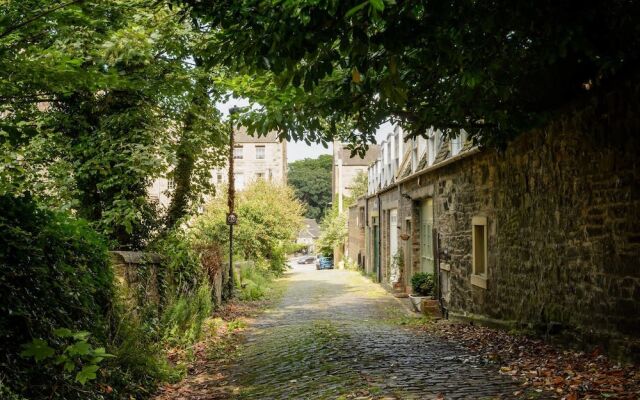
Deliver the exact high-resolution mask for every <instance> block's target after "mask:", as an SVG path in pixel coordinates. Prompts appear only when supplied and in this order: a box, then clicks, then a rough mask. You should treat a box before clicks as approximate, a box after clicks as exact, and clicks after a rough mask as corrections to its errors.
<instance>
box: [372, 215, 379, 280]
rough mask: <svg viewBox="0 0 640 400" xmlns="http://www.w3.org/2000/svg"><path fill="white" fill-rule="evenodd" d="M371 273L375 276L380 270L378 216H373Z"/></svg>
mask: <svg viewBox="0 0 640 400" xmlns="http://www.w3.org/2000/svg"><path fill="white" fill-rule="evenodd" d="M372 222H373V238H372V239H373V273H374V275H375V276H376V277H377V276H378V271H380V225H379V223H378V217H373V221H372Z"/></svg>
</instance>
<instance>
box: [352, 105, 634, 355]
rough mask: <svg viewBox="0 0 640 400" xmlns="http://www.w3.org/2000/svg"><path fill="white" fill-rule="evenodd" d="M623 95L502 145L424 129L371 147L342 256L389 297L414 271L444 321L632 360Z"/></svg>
mask: <svg viewBox="0 0 640 400" xmlns="http://www.w3.org/2000/svg"><path fill="white" fill-rule="evenodd" d="M634 96H635V97H634ZM634 96H628V94H626V95H620V94H618V93H615V94H612V95H610V96H609V97H607V101H606V102H603V104H601V105H600V106H599V108H598V109H594V108H586V109H585V108H579V107H578V106H576V109H575V110H574V112H573V113H571V114H570V115H569V116H566V117H564V118H562V119H559V120H556V121H555V122H553V123H551V124H549V125H548V126H546V127H545V128H542V129H538V130H534V131H531V132H527V133H523V134H522V135H520V136H518V137H517V138H516V139H515V140H513V141H511V142H510V143H509V144H508V146H507V148H506V149H505V150H504V151H498V150H492V149H480V148H478V147H475V146H473V145H472V143H470V142H468V141H466V140H465V137H464V134H463V135H462V136H461V137H458V138H456V139H454V140H448V139H446V138H445V137H444V136H443V135H442V134H441V133H440V132H438V131H433V130H431V131H428V132H426V133H425V135H424V137H420V138H418V139H408V140H407V142H406V143H405V144H406V146H405V148H404V149H403V150H402V151H401V149H400V148H397V149H396V150H395V151H393V150H392V151H390V152H389V153H387V152H382V153H381V155H380V157H379V159H378V160H376V162H375V163H373V164H372V165H371V166H370V168H369V193H368V195H367V196H366V197H365V198H363V199H361V200H360V201H358V203H357V204H355V205H353V206H352V207H351V209H350V216H351V217H350V219H349V245H350V248H349V254H350V255H351V256H352V258H354V261H356V260H355V257H356V256H358V258H359V260H360V261H361V263H362V264H363V268H364V270H365V271H366V272H367V273H368V274H371V275H373V276H375V277H376V278H377V280H379V281H380V282H381V283H382V284H384V285H387V286H388V287H390V288H391V289H393V290H395V291H396V292H400V293H403V292H404V293H410V292H411V286H410V280H411V277H412V276H413V275H414V274H415V273H417V272H427V273H431V274H433V275H434V279H435V281H436V282H437V291H436V293H435V295H436V298H437V299H439V300H440V301H441V304H442V307H443V309H444V310H445V311H448V312H450V313H451V314H457V315H458V316H466V317H470V316H482V318H485V319H486V318H489V319H493V320H494V321H495V322H498V321H503V322H504V321H507V322H509V323H510V324H515V325H521V326H526V327H529V328H539V329H541V330H542V331H547V332H548V331H549V330H551V329H553V330H559V331H561V332H565V333H566V334H567V335H568V336H570V337H573V338H574V339H578V340H583V341H585V342H587V343H598V344H600V345H602V346H604V347H605V348H608V350H609V351H611V352H614V353H618V354H619V355H625V356H632V357H633V358H635V359H640V224H639V221H640V163H639V162H638V154H640V139H638V136H637V132H638V131H640V119H638V115H640V101H639V100H638V97H637V93H635V95H634ZM625 99H626V100H625ZM629 99H635V100H634V101H629ZM395 134H396V135H398V137H397V139H400V140H402V139H406V138H405V137H403V136H402V135H403V134H402V132H401V131H400V130H397V131H396V132H395ZM391 140H392V141H393V142H395V141H396V138H393V137H392V138H391ZM400 140H398V141H400ZM396 159H399V160H400V162H399V163H398V164H397V165H398V168H397V169H396V170H395V171H394V170H393V166H394V165H395V164H396V163H395V160H396ZM363 259H364V262H362V260H363Z"/></svg>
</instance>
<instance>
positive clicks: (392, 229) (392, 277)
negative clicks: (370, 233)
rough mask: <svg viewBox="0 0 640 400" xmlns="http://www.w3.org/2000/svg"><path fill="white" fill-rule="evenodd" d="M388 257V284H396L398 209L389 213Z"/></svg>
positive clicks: (398, 271)
mask: <svg viewBox="0 0 640 400" xmlns="http://www.w3.org/2000/svg"><path fill="white" fill-rule="evenodd" d="M389 256H390V257H391V273H390V274H389V282H390V283H392V284H393V283H397V282H398V281H399V280H400V265H399V264H398V262H399V258H398V209H397V208H394V209H392V210H391V211H389Z"/></svg>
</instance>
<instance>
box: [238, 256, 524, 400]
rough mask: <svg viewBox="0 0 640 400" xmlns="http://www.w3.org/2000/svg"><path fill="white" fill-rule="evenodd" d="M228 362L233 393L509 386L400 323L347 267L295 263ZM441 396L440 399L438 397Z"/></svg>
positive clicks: (398, 310) (452, 393) (379, 292)
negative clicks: (277, 298)
mask: <svg viewBox="0 0 640 400" xmlns="http://www.w3.org/2000/svg"><path fill="white" fill-rule="evenodd" d="M285 279H286V280H287V281H288V282H287V289H286V291H285V293H284V296H283V298H282V301H281V302H280V303H279V305H277V306H276V307H274V308H273V309H272V310H270V311H268V312H267V313H265V314H263V315H262V316H261V317H260V318H258V319H257V320H256V321H255V323H254V324H252V326H251V327H250V329H249V330H248V331H247V338H246V344H245V345H244V346H243V347H242V350H241V352H240V354H239V356H238V359H237V362H235V363H234V365H233V366H232V367H231V371H229V372H230V382H229V384H230V386H232V387H234V388H235V389H234V392H235V396H237V397H238V398H241V399H294V398H295V399H335V398H358V396H360V397H361V398H371V397H374V398H389V399H430V398H438V397H437V396H438V395H440V396H442V395H444V398H446V399H458V398H472V399H482V398H506V397H508V396H509V395H510V394H511V393H513V392H514V391H515V390H517V385H516V384H515V383H514V382H513V381H511V379H510V378H507V377H504V376H501V375H499V374H498V372H497V370H496V369H497V368H496V367H495V366H493V367H492V366H483V365H480V364H478V363H477V362H476V361H475V360H476V358H474V357H473V356H471V355H470V354H468V353H466V352H465V351H464V350H463V349H462V348H457V347H455V346H453V345H451V344H450V343H445V342H443V341H442V340H441V339H437V338H435V337H432V336H430V335H428V334H426V333H423V332H416V331H415V330H412V329H410V328H408V327H406V326H403V322H405V323H406V321H407V319H408V318H411V317H410V316H408V314H407V311H406V310H405V308H404V307H403V306H402V305H401V304H400V303H399V301H398V300H397V299H395V298H393V297H392V296H391V295H389V294H388V293H386V292H385V291H384V290H383V289H382V288H381V287H380V286H378V285H376V284H374V283H371V282H370V281H368V280H367V279H365V278H364V277H362V276H360V275H359V274H357V273H355V272H350V271H343V270H324V271H316V270H315V268H314V267H313V266H301V265H298V266H296V267H295V268H294V270H293V271H292V272H290V273H289V274H288V275H287V278H285ZM440 398H442V397H440Z"/></svg>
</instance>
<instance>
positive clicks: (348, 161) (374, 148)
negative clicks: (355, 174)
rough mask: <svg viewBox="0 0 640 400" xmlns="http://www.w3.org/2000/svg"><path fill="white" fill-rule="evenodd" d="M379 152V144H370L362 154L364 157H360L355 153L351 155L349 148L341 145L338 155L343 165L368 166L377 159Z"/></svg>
mask: <svg viewBox="0 0 640 400" xmlns="http://www.w3.org/2000/svg"><path fill="white" fill-rule="evenodd" d="M378 154H380V146H379V145H377V144H370V145H369V150H367V153H366V154H365V155H364V158H360V156H358V155H357V154H356V155H355V156H353V157H351V150H349V149H346V148H344V147H342V148H341V149H340V151H339V157H340V159H341V160H342V165H344V166H349V165H351V166H364V167H368V166H369V165H371V164H372V163H374V162H375V161H376V160H377V159H378Z"/></svg>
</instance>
